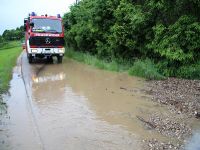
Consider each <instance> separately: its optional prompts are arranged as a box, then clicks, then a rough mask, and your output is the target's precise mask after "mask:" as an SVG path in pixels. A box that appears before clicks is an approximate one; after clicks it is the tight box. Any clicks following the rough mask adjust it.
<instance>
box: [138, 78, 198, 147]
mask: <svg viewBox="0 0 200 150" xmlns="http://www.w3.org/2000/svg"><path fill="white" fill-rule="evenodd" d="M146 93H147V94H149V95H151V96H152V100H153V101H154V102H158V103H159V104H161V105H164V106H167V108H168V109H169V110H170V113H171V114H167V115H163V114H159V113H158V112H156V113H154V114H150V115H148V117H146V118H139V120H141V121H142V122H144V124H145V126H148V127H150V128H151V129H154V130H155V131H157V132H159V133H160V134H162V135H164V136H166V137H169V139H172V138H173V139H175V140H176V142H174V141H173V140H168V141H165V142H163V141H161V140H159V139H151V140H144V141H143V142H144V144H143V145H144V149H145V150H164V149H170V150H176V149H179V150H182V149H184V143H185V141H186V139H187V138H188V137H191V136H192V127H191V126H190V125H189V123H188V122H187V121H186V120H188V119H190V118H197V119H199V120H200V80H185V79H177V78H168V79H166V80H162V81H149V82H148V84H147V89H146Z"/></svg>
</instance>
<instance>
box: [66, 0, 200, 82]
mask: <svg viewBox="0 0 200 150" xmlns="http://www.w3.org/2000/svg"><path fill="white" fill-rule="evenodd" d="M199 14H200V3H199V0H189V1H188V0H181V1H180V0H175V1H168V0H162V1H161V0H159V1H157V0H137V1H133V0H114V1H113V0H82V1H80V2H79V3H78V4H75V5H73V6H72V7H71V9H70V12H68V13H66V14H65V15H64V17H63V22H64V26H65V36H66V37H65V38H66V42H67V46H68V47H70V48H71V49H73V51H76V52H81V53H75V55H76V58H77V57H81V58H77V59H82V57H83V56H84V57H83V58H85V57H86V58H87V57H88V56H89V59H90V62H86V60H87V59H88V58H87V59H86V60H85V59H84V60H82V61H83V62H86V63H87V64H92V65H94V64H96V66H99V68H102V69H103V68H106V69H109V70H114V71H120V70H121V68H123V65H125V68H126V66H128V67H130V68H129V69H128V70H129V71H128V72H129V74H131V75H137V76H141V77H145V78H148V79H161V78H163V77H180V78H188V79H200V62H199V58H200V40H199V37H200V16H199ZM73 53H74V52H73ZM83 53H84V54H86V56H85V55H84V54H83ZM79 54H80V55H81V56H77V55H79ZM90 56H94V57H95V59H92V58H90ZM96 58H97V59H98V60H101V63H100V64H99V63H97V60H96ZM91 60H92V61H94V62H91ZM104 62H105V63H106V64H107V63H108V64H113V62H114V65H113V66H117V67H116V68H115V67H114V68H115V69H113V67H105V66H107V65H106V64H105V63H104ZM122 62H123V63H122ZM119 64H120V65H119ZM129 65H132V66H129ZM119 66H120V67H119ZM118 67H119V68H118ZM122 70H123V69H122ZM126 70H127V69H126Z"/></svg>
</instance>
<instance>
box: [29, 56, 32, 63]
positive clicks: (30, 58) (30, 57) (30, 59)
mask: <svg viewBox="0 0 200 150" xmlns="http://www.w3.org/2000/svg"><path fill="white" fill-rule="evenodd" d="M28 62H29V64H31V63H32V62H33V57H32V56H28Z"/></svg>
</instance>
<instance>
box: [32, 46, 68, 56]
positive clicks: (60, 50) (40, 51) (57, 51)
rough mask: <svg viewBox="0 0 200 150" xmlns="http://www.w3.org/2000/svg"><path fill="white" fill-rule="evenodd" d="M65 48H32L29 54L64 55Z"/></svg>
mask: <svg viewBox="0 0 200 150" xmlns="http://www.w3.org/2000/svg"><path fill="white" fill-rule="evenodd" d="M64 53H65V48H30V49H29V51H28V54H29V55H31V56H33V57H45V56H64Z"/></svg>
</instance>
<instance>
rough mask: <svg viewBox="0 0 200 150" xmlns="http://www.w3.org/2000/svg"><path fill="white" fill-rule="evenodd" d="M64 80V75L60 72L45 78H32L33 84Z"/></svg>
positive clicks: (34, 76)
mask: <svg viewBox="0 0 200 150" xmlns="http://www.w3.org/2000/svg"><path fill="white" fill-rule="evenodd" d="M65 78H66V74H65V73H63V72H61V73H58V74H55V75H47V76H36V75H35V74H34V75H33V76H32V81H33V83H44V82H48V81H61V80H64V79H65Z"/></svg>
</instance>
